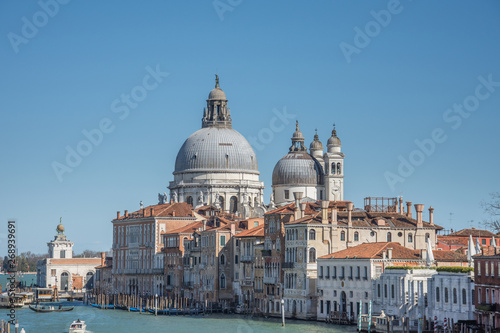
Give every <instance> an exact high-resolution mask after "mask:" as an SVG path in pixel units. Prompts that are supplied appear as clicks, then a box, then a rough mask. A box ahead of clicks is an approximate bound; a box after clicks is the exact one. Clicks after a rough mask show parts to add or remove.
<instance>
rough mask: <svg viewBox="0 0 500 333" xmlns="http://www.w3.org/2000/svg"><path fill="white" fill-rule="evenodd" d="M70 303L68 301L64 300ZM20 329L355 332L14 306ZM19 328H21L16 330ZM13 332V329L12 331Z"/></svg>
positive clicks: (236, 319) (235, 318) (2, 313)
mask: <svg viewBox="0 0 500 333" xmlns="http://www.w3.org/2000/svg"><path fill="white" fill-rule="evenodd" d="M65 304H66V305H69V303H65ZM79 304H81V303H79ZM7 313H8V310H6V309H0V319H4V320H6V319H8V317H7ZM16 318H17V320H18V321H19V324H20V328H21V327H24V329H25V330H26V333H35V332H36V333H44V332H47V333H48V332H50V333H62V332H68V328H69V325H70V324H71V323H72V322H73V320H76V319H80V320H84V321H85V322H86V324H87V330H88V331H90V332H94V333H98V332H129V333H142V332H144V333H146V332H197V333H199V332H202V333H205V332H206V333H209V332H214V333H216V332H217V333H219V332H238V333H251V332H255V333H261V332H264V333H265V332H283V333H285V332H286V333H289V332H290V333H292V332H301V333H306V332H315V333H319V332H338V333H344V332H345V333H347V332H355V331H356V327H354V326H335V325H329V324H325V323H318V322H311V321H299V320H287V322H286V326H285V327H282V326H281V321H280V320H279V319H278V318H269V319H263V318H254V319H251V318H249V317H246V316H240V315H223V314H213V315H205V316H201V315H200V316H158V317H155V316H154V315H151V314H139V313H134V312H132V313H130V312H127V311H123V310H99V309H95V308H92V307H90V306H84V305H79V306H76V307H75V309H74V310H73V311H70V312H59V313H56V312H53V313H37V312H34V311H31V310H30V309H28V308H22V309H16ZM19 330H20V329H19ZM11 332H13V331H11Z"/></svg>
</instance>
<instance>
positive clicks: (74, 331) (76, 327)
mask: <svg viewBox="0 0 500 333" xmlns="http://www.w3.org/2000/svg"><path fill="white" fill-rule="evenodd" d="M86 328H87V325H85V322H84V321H83V320H80V319H78V320H75V321H74V322H73V323H71V326H70V327H69V332H68V333H84V332H85V329H86Z"/></svg>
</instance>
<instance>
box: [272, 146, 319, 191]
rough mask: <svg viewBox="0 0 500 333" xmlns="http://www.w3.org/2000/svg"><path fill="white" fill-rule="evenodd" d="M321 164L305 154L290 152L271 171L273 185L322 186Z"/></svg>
mask: <svg viewBox="0 0 500 333" xmlns="http://www.w3.org/2000/svg"><path fill="white" fill-rule="evenodd" d="M322 184H323V177H322V171H321V164H319V162H318V161H317V160H315V159H314V158H313V157H312V156H311V155H309V154H308V153H307V152H290V153H288V154H287V155H285V156H283V158H281V159H280V160H279V161H278V163H276V166H275V167H274V170H273V186H274V185H304V186H307V185H313V186H316V185H322Z"/></svg>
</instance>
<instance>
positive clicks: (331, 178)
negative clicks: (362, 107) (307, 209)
mask: <svg viewBox="0 0 500 333" xmlns="http://www.w3.org/2000/svg"><path fill="white" fill-rule="evenodd" d="M341 147H342V145H341V143H340V139H339V138H338V136H337V130H336V129H335V124H333V131H332V136H331V137H330V138H329V139H328V145H327V152H326V153H325V155H324V156H323V159H324V161H325V176H324V180H325V192H326V200H330V201H343V200H344V157H345V155H344V153H342V151H341Z"/></svg>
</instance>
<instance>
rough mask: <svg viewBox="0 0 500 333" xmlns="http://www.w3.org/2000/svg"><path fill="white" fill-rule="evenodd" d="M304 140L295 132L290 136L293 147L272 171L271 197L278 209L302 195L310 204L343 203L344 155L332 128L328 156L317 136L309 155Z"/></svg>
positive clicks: (298, 132) (299, 132) (335, 132)
mask: <svg viewBox="0 0 500 333" xmlns="http://www.w3.org/2000/svg"><path fill="white" fill-rule="evenodd" d="M304 140H305V139H304V136H303V135H302V132H301V131H300V130H299V122H298V121H297V124H296V130H295V132H294V133H293V136H292V146H291V147H290V148H289V150H288V154H286V155H285V156H283V157H282V158H281V159H280V160H279V161H278V163H276V166H275V167H274V170H273V197H274V202H275V203H276V205H278V206H282V205H285V204H288V203H291V202H293V200H294V198H293V195H292V194H293V193H294V192H302V193H303V196H304V198H309V199H310V200H312V201H316V200H328V201H342V200H344V165H343V164H344V157H345V156H344V154H343V153H342V152H341V143H340V139H339V138H338V137H337V131H336V130H335V128H334V129H333V131H332V136H331V137H330V138H329V139H328V146H327V147H328V148H327V152H326V153H324V151H323V144H322V143H321V141H319V138H318V134H316V135H314V141H313V142H312V143H311V145H310V153H308V152H307V148H306V147H305V146H304Z"/></svg>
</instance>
